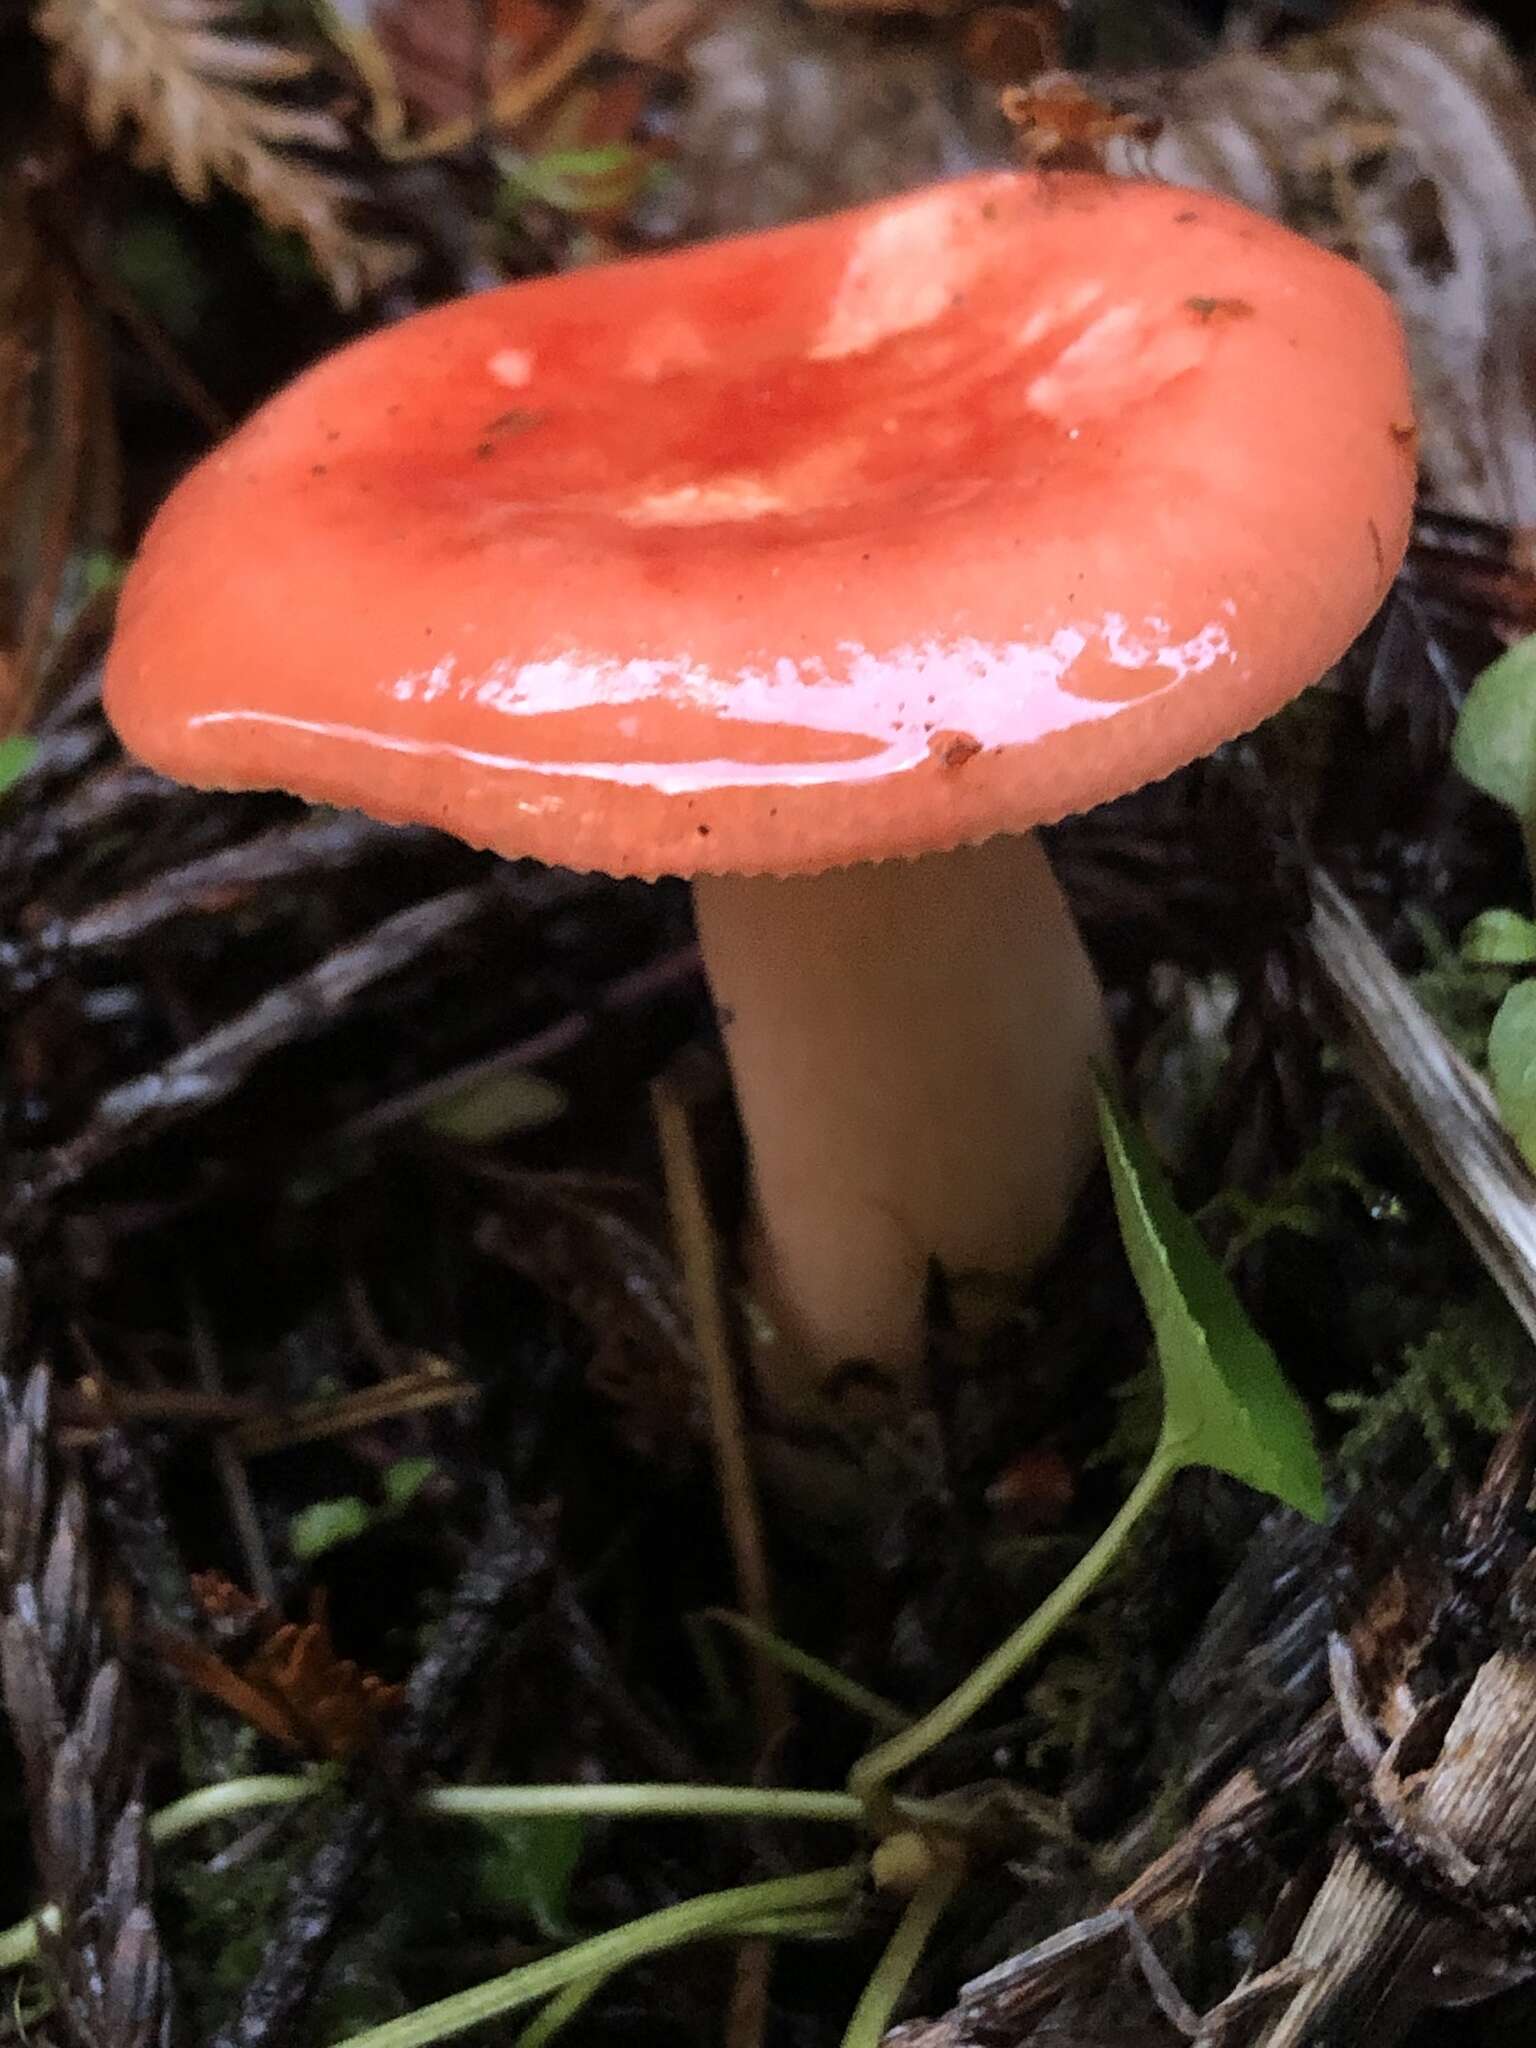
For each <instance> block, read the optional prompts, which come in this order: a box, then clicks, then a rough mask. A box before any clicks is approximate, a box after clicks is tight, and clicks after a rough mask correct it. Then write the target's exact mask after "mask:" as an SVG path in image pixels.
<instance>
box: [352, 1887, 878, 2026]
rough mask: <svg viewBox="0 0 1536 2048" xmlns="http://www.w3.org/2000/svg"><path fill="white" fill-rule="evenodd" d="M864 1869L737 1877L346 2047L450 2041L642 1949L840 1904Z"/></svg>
mask: <svg viewBox="0 0 1536 2048" xmlns="http://www.w3.org/2000/svg"><path fill="white" fill-rule="evenodd" d="M861 1875H862V1865H860V1864H856V1863H850V1864H841V1865H838V1866H836V1867H835V1868H833V1869H830V1870H810V1871H806V1872H804V1873H803V1874H802V1875H801V1876H799V1877H775V1878H770V1879H769V1880H768V1881H767V1882H766V1883H764V1884H744V1885H737V1886H735V1887H734V1888H733V1889H731V1890H730V1891H723V1892H706V1893H705V1894H704V1896H703V1897H702V1898H697V1899H687V1900H685V1901H684V1902H683V1903H682V1904H681V1905H679V1906H664V1907H663V1908H662V1910H661V1911H660V1912H659V1913H647V1914H645V1916H644V1917H643V1918H642V1919H639V1920H631V1921H629V1922H628V1923H627V1924H626V1925H625V1926H623V1927H615V1928H612V1929H610V1931H609V1932H608V1933H606V1934H596V1935H593V1936H592V1938H591V1939H590V1940H589V1941H578V1942H576V1943H575V1944H574V1945H573V1946H572V1947H570V1948H567V1949H562V1950H561V1951H560V1952H559V1954H558V1955H552V1956H545V1957H543V1958H541V1960H540V1961H538V1962H536V1963H522V1964H520V1965H519V1966H518V1968H516V1969H515V1970H508V1971H507V1972H506V1973H505V1974H504V1975H503V1976H500V1977H492V1978H490V1979H489V1980H488V1981H487V1982H486V1983H484V1984H476V1985H474V1986H472V1987H471V1989H469V1990H468V1991H460V1992H456V1993H455V1994H454V1996H453V1997H451V1998H440V1999H438V2000H437V2001H436V2003H435V2004H433V2005H424V2006H422V2007H420V2008H419V2009H418V2010H417V2011H416V2012H410V2013H405V2014H403V2015H402V2016H401V2017H400V2018H399V2019H396V2020H387V2021H386V2022H385V2023H384V2025H383V2026H381V2027H370V2028H368V2029H367V2031H366V2032H365V2033H361V2034H352V2035H349V2036H348V2037H347V2039H346V2040H345V2041H343V2042H341V2043H339V2044H338V2048H430V2044H431V2043H433V2042H435V2041H446V2040H448V2039H449V2038H450V2037H451V2036H452V2035H454V2034H461V2033H463V2032H464V2031H465V2029H466V2028H468V2027H477V2026H479V2025H480V2024H481V2023H482V2022H483V2021H485V2020H493V2019H499V2018H500V2017H501V2016H502V2014H503V2013H509V2012H516V2011H517V2010H518V2008H519V2007H520V2006H525V2005H534V2004H537V2002H538V2001H539V2000H540V1999H541V1998H550V1997H553V1996H554V1994H555V1993H556V1992H560V1991H564V1990H565V1988H566V1986H567V1985H569V1984H574V1983H577V1982H580V1981H581V1980H583V1979H585V1978H587V1977H591V1976H595V1975H603V1976H606V1975H608V1974H609V1973H610V1972H612V1971H614V1970H621V1969H623V1968H624V1967H625V1966H626V1965H627V1964H629V1963H633V1962H638V1961H639V1960H640V1958H641V1957H642V1956H652V1955H658V1954H660V1953H661V1951H663V1950H664V1949H669V1948H678V1947H681V1946H682V1944H683V1943H685V1942H690V1941H698V1940H701V1939H704V1938H707V1937H711V1936H719V1935H732V1936H734V1935H735V1934H737V1933H738V1931H739V1930H740V1928H741V1926H742V1924H743V1923H744V1922H752V1921H756V1920H758V1919H760V1918H761V1916H762V1915H763V1914H765V1913H771V1914H779V1913H787V1912H798V1911H800V1910H803V1909H805V1908H808V1907H815V1906H829V1905H834V1904H837V1903H839V1902H841V1901H842V1900H845V1899H848V1898H851V1897H852V1896H853V1893H854V1892H855V1890H856V1889H857V1887H858V1884H859V1881H860V1877H861Z"/></svg>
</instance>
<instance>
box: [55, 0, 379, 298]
mask: <svg viewBox="0 0 1536 2048" xmlns="http://www.w3.org/2000/svg"><path fill="white" fill-rule="evenodd" d="M239 20H240V9H239V8H238V7H237V6H235V5H232V4H231V0H41V4H40V5H39V6H38V8H37V12H36V15H35V21H36V25H37V29H38V33H39V34H40V35H42V36H43V37H44V38H45V39H46V40H47V41H48V42H49V43H51V44H52V46H53V48H54V51H55V53H56V57H55V66H54V75H55V79H56V82H57V84H58V87H59V90H60V91H61V92H62V93H63V94H64V95H65V96H66V97H67V98H68V99H70V100H71V101H73V102H74V103H75V104H76V105H77V106H78V107H79V109H80V112H81V115H82V117H83V119H84V121H85V124H86V126H87V128H88V129H89V130H90V132H91V134H92V136H93V137H94V138H95V139H96V141H97V142H99V143H101V144H103V145H106V144H108V143H110V142H112V141H113V139H114V138H115V137H116V135H117V134H118V132H119V130H120V129H121V128H122V127H123V126H124V125H125V124H131V125H132V127H133V128H134V130H135V131H136V134H137V139H138V148H137V155H138V157H139V159H140V161H141V162H143V163H144V164H145V165H146V166H148V167H150V168H157V169H164V170H165V171H166V172H167V173H168V174H169V176H170V178H171V180H172V182H173V183H174V184H175V185H176V187H177V189H178V190H179V191H181V192H183V193H184V194H185V195H186V197H187V198H189V199H199V200H200V199H206V198H207V197H208V195H209V192H210V190H211V189H212V186H213V183H214V181H215V180H221V181H222V182H224V183H225V184H228V185H231V186H233V188H234V189H235V190H236V191H237V192H239V193H241V194H242V195H243V196H244V197H245V198H246V199H248V200H249V201H250V203H251V205H252V206H253V207H255V209H256V211H257V212H258V213H259V214H260V215H261V217H262V219H263V220H264V221H266V222H267V223H268V225H269V226H271V227H274V228H280V229H291V230H293V231H295V232H296V233H298V234H300V235H302V236H303V238H304V240H305V241H306V242H307V243H308V245H309V248H310V252H311V254H312V255H313V256H314V259H315V261H316V263H317V264H318V265H319V267H320V269H321V270H322V271H323V272H324V273H325V275H326V277H327V279H328V280H329V282H330V285H331V288H332V290H333V291H334V292H335V294H336V296H337V298H338V299H339V300H340V301H341V302H342V304H343V305H350V304H352V303H354V302H355V301H356V300H357V299H358V298H359V297H360V296H361V295H362V294H363V293H364V292H366V291H370V290H373V289H375V288H376V287H378V286H380V285H382V284H385V283H387V282H388V281H389V280H390V279H391V278H393V277H395V276H396V275H398V273H399V272H400V270H401V269H402V268H403V267H404V263H405V260H406V256H405V250H404V248H403V247H402V245H401V244H399V243H396V242H392V241H388V240H385V239H382V238H379V237H375V236H371V235H368V234H366V233H364V232H363V231H362V230H360V229H359V228H357V227H355V226H354V225H353V224H352V222H351V221H350V220H349V218H348V208H349V206H350V205H351V204H352V203H353V202H354V201H356V200H357V199H358V198H359V196H360V193H359V188H358V186H357V185H356V184H355V182H353V181H352V180H350V179H348V178H345V177H343V176H342V175H341V174H340V173H339V172H338V171H336V170H335V169H332V168H330V167H327V166H322V165H320V164H318V163H315V162H313V161H311V160H309V159H307V158H305V157H302V156H297V155H295V154H293V151H294V150H295V149H296V148H299V149H306V150H310V151H319V152H325V153H328V154H332V155H334V154H335V153H337V152H338V151H340V150H342V149H344V148H345V147H346V146H347V140H348V138H347V134H346V130H345V129H344V128H343V127H342V124H341V123H340V122H339V121H338V120H337V119H336V117H335V116H334V115H333V114H330V113H327V112H326V111H325V110H324V109H323V108H320V107H314V106H303V105H300V104H298V103H297V102H296V101H295V100H292V99H288V98H284V97H282V96H281V95H280V93H278V92H276V91H275V90H274V88H280V87H283V86H291V85H293V84H295V83H296V82H297V81H298V80H300V79H302V78H304V77H306V76H307V74H308V73H309V71H310V70H311V62H310V59H309V58H308V57H306V56H304V55H303V54H302V53H301V52H299V51H297V50H294V49H290V48H288V47H286V46H285V45H283V44H281V43H275V42H271V41H269V40H266V39H263V38H258V37H255V36H251V35H248V34H243V33H241V32H240V31H239V28H238V23H239Z"/></svg>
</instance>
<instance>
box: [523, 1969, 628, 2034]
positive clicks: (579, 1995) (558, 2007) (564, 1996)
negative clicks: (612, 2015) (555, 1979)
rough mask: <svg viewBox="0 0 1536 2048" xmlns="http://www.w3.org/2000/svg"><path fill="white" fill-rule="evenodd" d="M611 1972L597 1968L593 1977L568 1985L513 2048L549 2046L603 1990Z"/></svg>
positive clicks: (531, 2022) (529, 2024)
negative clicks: (563, 2028)
mask: <svg viewBox="0 0 1536 2048" xmlns="http://www.w3.org/2000/svg"><path fill="white" fill-rule="evenodd" d="M611 1974H612V1972H611V1971H608V1970H598V1971H596V1972H595V1973H594V1974H593V1975H592V1976H590V1977H582V1978H579V1979H578V1980H577V1982H576V1983H574V1984H567V1985H566V1987H565V1989H564V1990H563V1991H559V1992H557V1993H556V1994H555V1996H554V1997H553V1998H552V1999H551V2000H550V2001H549V2003H548V2005H546V2006H545V2008H544V2010H543V2011H542V2012H541V2013H540V2014H539V2016H538V2018H537V2019H534V2020H530V2021H529V2022H528V2024H527V2026H526V2027H524V2029H523V2031H522V2032H521V2033H520V2034H519V2035H518V2037H517V2039H516V2041H515V2042H514V2043H513V2044H512V2048H548V2044H549V2043H550V2042H551V2041H553V2039H554V2038H555V2036H556V2034H558V2033H559V2032H560V2030H561V2028H562V2027H566V2026H569V2025H570V2023H571V2021H572V2020H573V2019H575V2017H576V2015H577V2013H579V2012H580V2011H581V2009H582V2007H583V2006H584V2005H585V2004H586V2003H587V2001H588V1999H589V1998H592V1997H593V1996H595V1994H596V1993H597V1992H599V1991H601V1990H602V1988H603V1986H604V1985H605V1984H606V1983H607V1982H608V1979H609V1977H610V1976H611Z"/></svg>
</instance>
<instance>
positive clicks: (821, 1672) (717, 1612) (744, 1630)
mask: <svg viewBox="0 0 1536 2048" xmlns="http://www.w3.org/2000/svg"><path fill="white" fill-rule="evenodd" d="M702 1619H703V1620H705V1621H714V1622H718V1623H719V1625H720V1626H721V1628H728V1629H730V1630H731V1631H732V1633H733V1634H735V1635H738V1636H740V1637H741V1639H742V1641H743V1642H744V1643H750V1644H751V1646H752V1648H753V1649H754V1650H756V1651H757V1652H758V1653H759V1655H761V1656H764V1657H767V1658H769V1659H771V1660H772V1662H773V1663H775V1664H777V1665H779V1666H780V1667H781V1668H782V1669H783V1670H785V1671H787V1672H789V1673H790V1675H791V1676H792V1677H794V1678H801V1679H804V1681H805V1683H806V1684H807V1685H813V1686H815V1687H816V1689H817V1691H818V1692H824V1693H826V1694H827V1695H828V1696H829V1697H830V1698H832V1699H835V1700H839V1701H840V1702H841V1703H842V1705H843V1706H845V1707H848V1708H851V1709H852V1711H853V1712H854V1713H855V1714H859V1715H862V1716H863V1718H864V1719H865V1720H866V1721H871V1722H873V1723H874V1725H875V1727H877V1728H887V1729H889V1730H890V1732H891V1733H892V1734H893V1735H897V1734H900V1732H901V1731H902V1729H904V1728H910V1727H911V1726H912V1716H911V1715H910V1714H907V1713H903V1711H902V1709H901V1708H900V1707H896V1706H892V1704H891V1702H890V1701H889V1700H886V1699H882V1698H881V1697H880V1695H879V1693H877V1692H871V1691H870V1689H869V1687H868V1686H867V1685H860V1684H859V1682H858V1680H857V1679H855V1678H847V1677H845V1676H844V1675H843V1673H842V1672H841V1671H839V1670H837V1669H836V1667H835V1666H834V1665H831V1664H827V1663H824V1662H823V1661H822V1659H821V1658H820V1657H813V1656H812V1655H811V1653H810V1651H809V1650H801V1649H798V1648H797V1647H796V1646H795V1644H793V1643H790V1642H786V1641H785V1640H784V1638H783V1636H777V1635H774V1634H773V1632H772V1631H771V1630H770V1629H766V1628H759V1626H758V1625H757V1623H756V1622H755V1621H751V1620H749V1619H748V1617H747V1616H746V1615H745V1614H737V1613H735V1612H734V1611H733V1610H732V1609H731V1608H729V1607H706V1608H705V1609H704V1611H703V1616H702Z"/></svg>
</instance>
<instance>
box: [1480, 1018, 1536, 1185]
mask: <svg viewBox="0 0 1536 2048" xmlns="http://www.w3.org/2000/svg"><path fill="white" fill-rule="evenodd" d="M1488 1078H1489V1079H1490V1080H1491V1081H1492V1083H1493V1092H1494V1095H1495V1097H1496V1098H1497V1100H1498V1105H1499V1114H1500V1116H1502V1117H1503V1119H1504V1121H1505V1123H1506V1124H1507V1125H1508V1126H1509V1132H1510V1136H1511V1137H1512V1138H1513V1139H1514V1141H1515V1143H1516V1144H1517V1145H1518V1146H1519V1147H1520V1150H1521V1151H1522V1152H1523V1153H1524V1154H1525V1159H1526V1163H1527V1165H1532V1166H1536V981H1519V982H1516V984H1515V986H1514V987H1513V988H1512V989H1511V990H1510V992H1509V994H1508V995H1507V996H1506V997H1505V998H1504V1000H1503V1002H1502V1003H1500V1005H1499V1007H1498V1012H1497V1014H1496V1015H1495V1017H1494V1020H1493V1026H1492V1028H1491V1030H1490V1031H1489V1033H1488Z"/></svg>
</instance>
